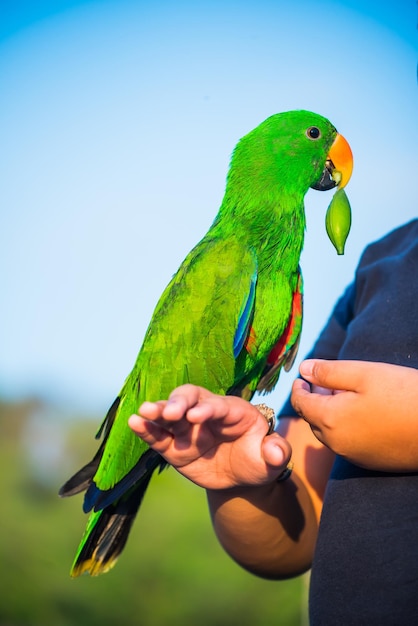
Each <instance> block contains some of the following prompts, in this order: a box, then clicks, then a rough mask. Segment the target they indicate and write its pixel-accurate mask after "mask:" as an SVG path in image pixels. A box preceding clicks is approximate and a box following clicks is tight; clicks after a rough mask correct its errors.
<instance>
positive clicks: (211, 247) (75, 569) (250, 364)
mask: <svg viewBox="0 0 418 626" xmlns="http://www.w3.org/2000/svg"><path fill="white" fill-rule="evenodd" d="M352 167H353V160H352V153H351V150H350V147H349V145H348V143H347V141H346V140H345V139H344V138H343V137H342V135H340V134H338V133H337V131H336V129H335V128H334V126H333V125H332V124H331V123H330V122H329V121H328V120H327V119H325V118H324V117H322V116H320V115H317V114H315V113H311V112H309V111H299V110H298V111H288V112H285V113H279V114H276V115H272V116H271V117H269V118H268V119H266V120H265V121H264V122H262V123H261V124H260V125H259V126H257V128H255V129H254V130H252V131H251V132H249V133H248V134H247V135H245V136H244V137H243V138H242V139H241V140H240V141H239V142H238V144H237V146H236V147H235V150H234V152H233V154H232V158H231V164H230V168H229V172H228V176H227V182H226V189H225V195H224V198H223V201H222V204H221V206H220V209H219V212H218V214H217V216H216V218H215V220H214V222H213V224H212V226H211V227H210V228H209V230H208V232H207V233H206V235H205V236H204V237H203V239H202V240H201V241H200V242H199V243H198V244H197V245H196V246H195V247H194V248H193V250H192V251H191V252H190V253H189V254H188V255H187V257H186V258H185V260H184V261H183V263H182V264H181V266H180V268H179V270H178V271H177V273H176V274H175V275H174V277H173V278H172V280H171V282H170V283H169V285H168V286H167V287H166V289H165V291H164V292H163V294H162V296H161V298H160V300H159V302H158V304H157V306H156V308H155V311H154V314H153V316H152V319H151V322H150V325H149V327H148V330H147V332H146V335H145V338H144V341H143V345H142V348H141V350H140V352H139V354H138V357H137V360H136V363H135V365H134V367H133V369H132V372H131V373H130V374H129V376H128V377H127V379H126V381H125V383H124V385H123V387H122V390H121V392H120V394H119V396H118V397H117V398H116V400H115V401H114V403H113V404H112V406H111V407H110V409H109V412H108V414H107V416H106V418H105V420H104V422H103V425H102V426H101V428H100V430H99V432H98V434H97V438H100V437H102V443H101V445H100V447H99V450H98V451H97V454H96V455H95V457H94V458H93V460H92V461H91V462H90V463H88V464H87V465H85V466H84V467H83V468H82V469H81V470H80V471H78V472H77V473H76V474H75V475H74V476H73V477H72V478H70V479H69V480H68V481H67V482H66V483H65V485H64V486H63V487H62V488H61V490H60V495H61V496H71V495H74V494H76V493H79V492H81V491H86V494H85V497H84V505H83V509H84V512H85V513H87V512H89V511H91V514H90V517H89V520H88V523H87V528H86V531H85V533H84V536H83V538H82V540H81V543H80V545H79V548H78V551H77V553H76V556H75V560H74V563H73V566H72V570H71V575H72V576H79V575H81V574H82V573H84V572H88V573H89V574H91V575H93V576H96V575H98V574H101V573H104V572H107V571H108V570H109V569H111V568H112V567H113V566H114V564H115V562H116V560H117V558H118V556H119V555H120V553H121V551H122V549H123V548H124V546H125V543H126V540H127V538H128V534H129V531H130V528H131V526H132V523H133V521H134V518H135V516H136V514H137V512H138V508H139V506H140V504H141V501H142V498H143V496H144V493H145V490H146V488H147V486H148V483H149V481H150V478H151V476H152V473H153V472H154V471H155V470H157V469H159V470H160V469H162V468H163V467H164V466H165V465H166V462H165V460H164V459H163V458H162V457H161V456H160V455H159V454H157V453H156V452H154V451H153V450H152V449H150V448H149V447H148V446H147V444H146V443H145V442H143V441H142V440H141V439H140V438H138V437H137V436H136V435H134V434H133V432H132V431H131V430H130V428H129V427H128V424H127V422H128V418H129V417H130V416H131V415H132V414H133V413H136V412H137V411H138V407H139V406H140V405H141V404H142V402H144V401H145V400H148V401H151V402H152V401H156V400H160V399H166V398H168V396H169V394H170V392H171V391H172V390H173V389H174V388H175V387H177V386H178V385H182V384H184V383H193V384H195V385H200V386H203V387H206V388H207V389H209V390H210V391H212V392H214V393H217V394H232V395H238V396H241V397H243V398H245V399H247V400H250V399H251V398H252V396H253V395H254V393H255V392H256V391H257V392H268V391H271V390H272V389H273V387H274V386H275V384H276V382H277V380H278V377H279V373H280V370H281V368H282V367H284V368H285V369H286V370H288V369H290V367H291V366H292V364H293V361H294V359H295V356H296V352H297V349H298V344H299V337H300V332H301V326H302V276H301V272H300V268H299V258H300V254H301V250H302V246H303V240H304V231H305V212H304V196H305V194H306V192H307V191H308V189H309V188H310V187H313V188H314V189H319V190H326V189H331V188H333V187H336V186H337V187H338V191H342V188H343V187H344V186H345V185H346V184H347V182H348V180H349V178H350V176H351V172H352ZM347 206H348V207H349V205H348V201H347V202H345V203H344V202H341V198H340V200H339V202H338V206H337V208H336V210H335V211H334V213H335V214H333V216H332V220H331V223H332V225H333V228H331V229H329V232H328V234H329V236H330V238H331V239H332V238H333V231H336V232H337V231H338V222H339V220H340V219H341V220H342V221H343V222H347V219H346V215H341V216H340V214H344V212H346V211H347ZM331 207H332V203H331V206H330V208H331ZM341 207H342V208H341ZM338 232H340V231H338ZM347 234H348V233H346V235H347ZM346 235H344V236H345V237H346ZM334 243H335V242H334ZM339 245H340V244H339Z"/></svg>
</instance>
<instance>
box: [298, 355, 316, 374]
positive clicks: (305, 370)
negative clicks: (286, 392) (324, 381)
mask: <svg viewBox="0 0 418 626" xmlns="http://www.w3.org/2000/svg"><path fill="white" fill-rule="evenodd" d="M314 363H315V361H314V360H313V359H307V360H306V361H302V363H301V364H300V367H299V372H300V373H301V376H312V374H313V368H314Z"/></svg>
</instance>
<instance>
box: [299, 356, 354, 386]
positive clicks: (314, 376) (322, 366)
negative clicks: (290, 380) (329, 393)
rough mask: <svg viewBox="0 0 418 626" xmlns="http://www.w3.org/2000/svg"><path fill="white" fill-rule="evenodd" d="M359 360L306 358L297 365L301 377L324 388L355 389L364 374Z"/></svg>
mask: <svg viewBox="0 0 418 626" xmlns="http://www.w3.org/2000/svg"><path fill="white" fill-rule="evenodd" d="M364 366H365V364H364V363H362V362H361V361H331V360H323V359H307V360H306V361H302V363H301V364H300V367H299V371H300V374H301V376H302V378H304V379H305V380H306V381H308V382H309V383H311V384H312V385H317V386H319V387H325V388H326V389H333V390H337V389H338V390H344V391H355V390H356V389H357V388H358V386H359V383H360V382H361V380H362V377H363V376H364V371H363V370H364Z"/></svg>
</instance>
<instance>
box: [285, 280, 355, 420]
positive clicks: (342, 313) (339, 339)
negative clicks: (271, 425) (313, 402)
mask: <svg viewBox="0 0 418 626" xmlns="http://www.w3.org/2000/svg"><path fill="white" fill-rule="evenodd" d="M354 300H355V283H351V285H349V287H347V289H346V290H345V292H344V294H343V295H342V296H341V298H340V299H339V300H338V301H337V304H336V305H335V307H334V310H333V312H332V314H331V316H330V318H329V320H328V322H327V323H326V325H325V327H324V329H323V330H322V332H321V334H320V335H319V337H318V339H317V341H316V343H315V345H314V347H313V348H312V350H311V351H310V352H309V353H308V354H307V356H306V358H307V359H330V360H332V359H337V358H338V355H339V353H340V350H341V347H342V346H343V344H344V341H345V338H346V334H347V327H348V324H349V323H350V321H351V320H352V319H353V310H354ZM284 416H288V417H298V415H297V413H296V412H295V410H294V408H293V407H292V404H291V402H290V396H289V397H288V398H287V400H286V402H285V403H284V405H283V406H282V408H281V410H280V411H279V413H278V417H279V418H280V417H284Z"/></svg>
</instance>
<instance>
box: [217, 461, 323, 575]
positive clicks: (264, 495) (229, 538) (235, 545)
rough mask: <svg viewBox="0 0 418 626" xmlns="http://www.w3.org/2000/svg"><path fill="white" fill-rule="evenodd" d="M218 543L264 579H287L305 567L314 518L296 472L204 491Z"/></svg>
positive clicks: (312, 542)
mask: <svg viewBox="0 0 418 626" xmlns="http://www.w3.org/2000/svg"><path fill="white" fill-rule="evenodd" d="M207 495H208V502H209V508H210V512H211V517H212V523H213V526H214V529H215V532H216V535H217V537H218V540H219V542H220V543H221V545H222V546H223V548H224V549H225V550H226V552H227V553H228V554H229V555H230V556H231V557H232V558H233V559H234V560H235V561H236V562H237V563H239V564H240V565H241V566H242V567H244V568H245V569H247V570H249V571H250V572H252V573H253V574H256V575H258V576H262V577H264V578H272V579H280V578H289V577H292V576H296V575H298V574H301V573H303V572H304V571H306V570H307V569H309V568H310V565H311V562H312V555H313V549H314V546H315V541H316V533H317V519H316V515H315V512H314V508H313V505H312V503H311V499H310V496H309V494H308V492H307V490H306V489H305V488H304V486H303V484H302V483H301V481H300V480H299V479H298V477H297V476H296V475H295V473H293V474H292V477H291V478H290V479H288V480H286V481H283V482H279V483H277V482H274V483H271V484H269V485H263V486H258V487H241V488H235V489H230V490H213V491H212V490H208V491H207Z"/></svg>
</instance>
